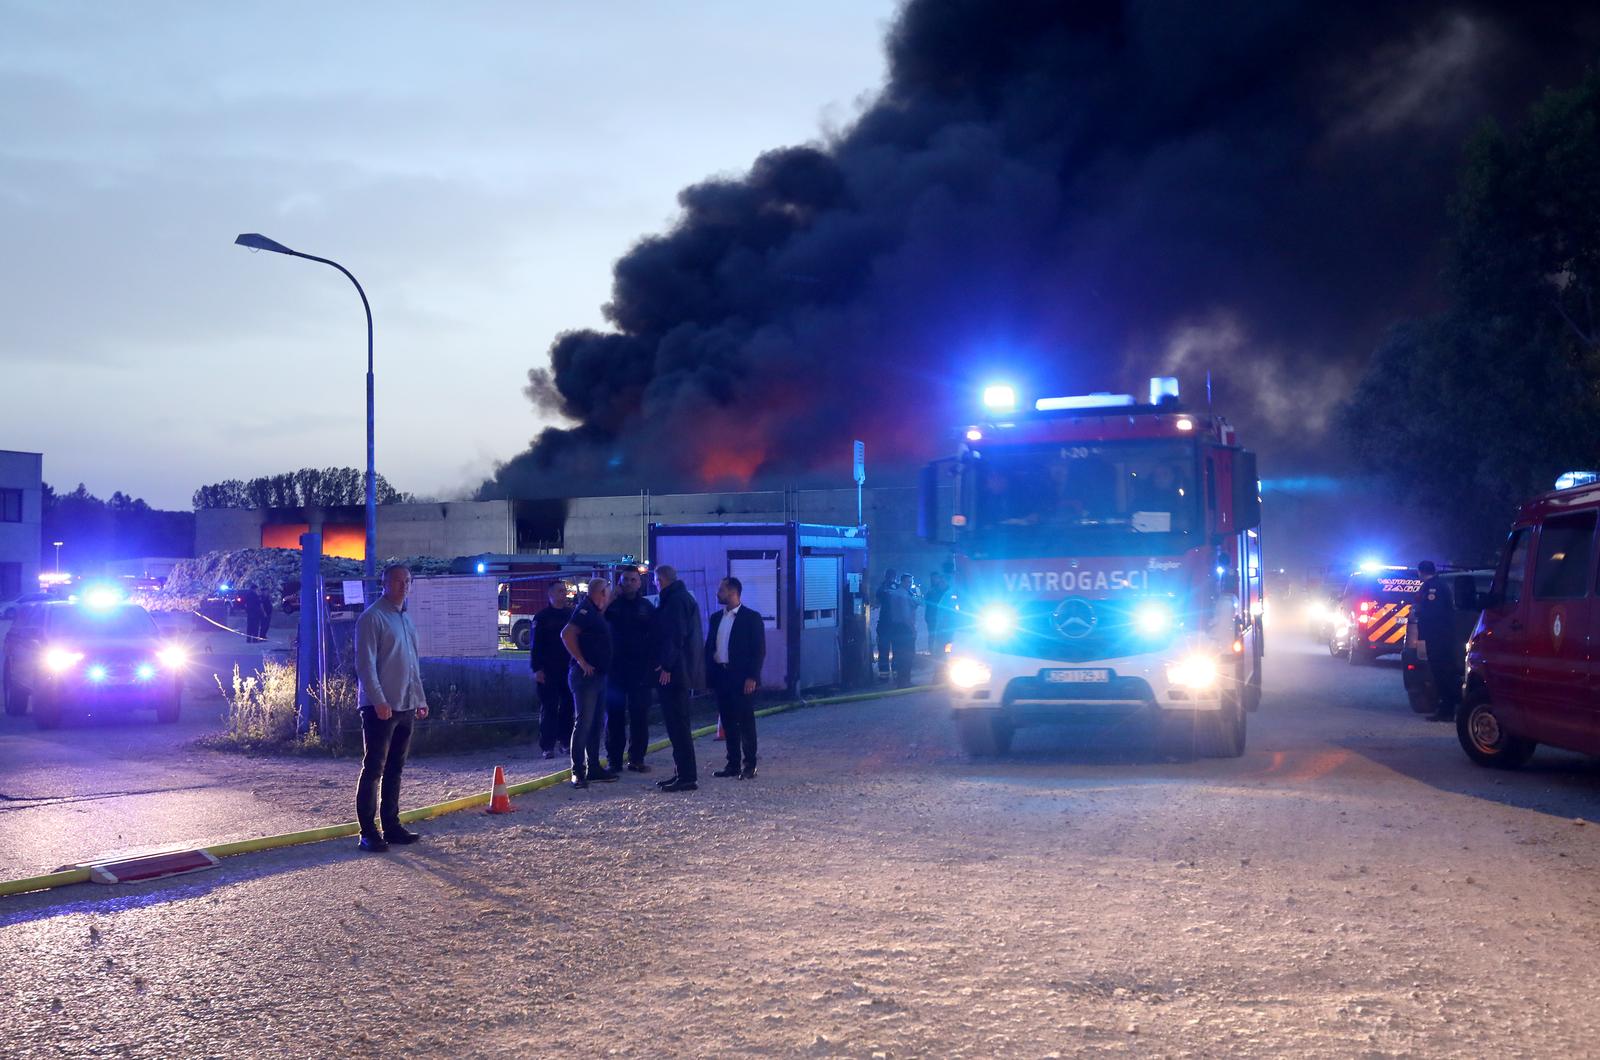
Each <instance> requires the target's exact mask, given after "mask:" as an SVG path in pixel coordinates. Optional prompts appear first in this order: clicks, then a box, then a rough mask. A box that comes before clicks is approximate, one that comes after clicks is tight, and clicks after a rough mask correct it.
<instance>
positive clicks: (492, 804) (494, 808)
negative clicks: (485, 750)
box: [487, 766, 511, 813]
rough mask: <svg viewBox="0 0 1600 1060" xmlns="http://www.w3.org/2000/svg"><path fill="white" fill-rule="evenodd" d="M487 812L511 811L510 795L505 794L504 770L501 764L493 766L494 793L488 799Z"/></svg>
mask: <svg viewBox="0 0 1600 1060" xmlns="http://www.w3.org/2000/svg"><path fill="white" fill-rule="evenodd" d="M487 812H489V813H510V812H511V796H510V795H508V794H506V771H505V769H504V767H502V766H495V767H494V794H493V796H491V797H490V799H489V809H488V811H487Z"/></svg>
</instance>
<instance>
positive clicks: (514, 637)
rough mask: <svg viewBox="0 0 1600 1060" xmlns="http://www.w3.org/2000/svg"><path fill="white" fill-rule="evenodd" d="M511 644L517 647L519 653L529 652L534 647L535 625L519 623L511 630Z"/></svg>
mask: <svg viewBox="0 0 1600 1060" xmlns="http://www.w3.org/2000/svg"><path fill="white" fill-rule="evenodd" d="M511 643H513V644H515V645H516V646H517V650H518V651H527V650H529V649H530V648H532V647H533V623H532V622H518V623H517V624H516V626H515V627H514V628H513V629H512V630H511Z"/></svg>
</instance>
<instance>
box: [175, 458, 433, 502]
mask: <svg viewBox="0 0 1600 1060" xmlns="http://www.w3.org/2000/svg"><path fill="white" fill-rule="evenodd" d="M377 494H378V503H379V504H404V503H408V502H410V501H412V500H413V499H414V498H413V497H412V495H411V494H409V493H402V492H400V491H399V490H397V489H395V488H394V487H393V486H391V485H390V484H389V482H388V480H387V479H385V478H384V477H383V476H382V475H379V476H377ZM193 500H194V507H195V510H196V511H200V510H201V509H205V508H306V507H318V508H331V507H337V506H341V505H352V504H366V503H367V482H366V473H365V472H363V471H360V470H358V469H356V468H353V467H325V468H314V467H303V468H301V469H300V470H299V471H294V472H290V473H288V474H283V475H262V476H260V477H258V478H253V479H248V480H247V479H237V478H231V479H227V480H226V481H223V482H216V483H212V484H211V485H208V486H201V487H200V488H199V489H197V490H195V491H194V498H193Z"/></svg>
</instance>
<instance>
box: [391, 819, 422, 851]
mask: <svg viewBox="0 0 1600 1060" xmlns="http://www.w3.org/2000/svg"><path fill="white" fill-rule="evenodd" d="M421 838H422V837H421V836H420V835H418V834H417V833H415V832H412V831H408V830H407V829H406V828H405V827H404V826H402V825H398V824H397V825H395V826H394V827H393V828H385V829H384V830H383V841H384V842H385V843H388V844H389V845H390V846H392V847H403V846H409V845H410V844H412V843H415V842H416V841H417V840H419V839H421Z"/></svg>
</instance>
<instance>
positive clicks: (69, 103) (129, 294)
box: [0, 0, 896, 507]
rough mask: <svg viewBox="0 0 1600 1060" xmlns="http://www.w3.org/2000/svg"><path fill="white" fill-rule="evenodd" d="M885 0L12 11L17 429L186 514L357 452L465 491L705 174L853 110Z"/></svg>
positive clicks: (0, 42)
mask: <svg viewBox="0 0 1600 1060" xmlns="http://www.w3.org/2000/svg"><path fill="white" fill-rule="evenodd" d="M895 7H896V4H895V3H894V2H893V0H807V2H805V3H798V2H793V3H789V2H786V3H779V4H748V3H739V2H734V0H701V2H697V3H693V4H687V5H682V4H679V5H669V4H661V3H646V2H625V0H591V2H588V3H582V4H579V3H558V2H554V0H545V2H531V3H460V4H449V5H436V4H422V3H387V4H376V3H353V4H336V5H335V4H311V3H261V2H236V3H229V4H215V5H212V4H198V3H189V4H179V3H153V2H145V3H137V4H115V5H113V4H88V3H74V2H56V0H39V2H19V0H0V233H4V235H3V236H0V240H3V246H4V253H3V254H0V320H3V321H4V328H3V330H0V395H3V405H0V407H3V408H4V414H3V416H0V448H10V449H24V450H36V451H42V452H43V453H44V454H45V477H46V480H47V481H50V482H52V483H53V484H55V485H57V486H59V487H65V488H70V487H71V486H73V485H75V484H76V483H78V482H80V481H81V482H84V483H86V484H87V485H88V486H89V488H90V490H92V491H94V492H96V493H99V494H101V495H108V494H109V493H110V492H111V491H113V490H117V489H121V490H125V491H128V492H131V493H134V494H137V495H139V496H143V497H145V498H146V499H147V500H149V501H150V502H151V503H152V504H156V505H159V506H164V507H187V506H188V503H189V496H190V494H191V493H192V492H193V490H194V488H195V487H196V486H199V485H201V484H202V483H206V482H211V481H216V480H219V479H223V478H231V477H239V478H248V477H251V476H254V475H259V474H269V473H274V472H280V471H290V470H293V469H295V468H299V467H303V466H330V465H350V466H360V465H361V464H362V463H363V462H364V440H363V431H364V419H363V414H362V403H363V389H362V376H363V372H364V368H365V366H364V363H363V361H364V348H363V343H364V335H363V330H362V329H363V323H362V316H361V308H360V303H359V301H358V300H357V298H356V295H355V292H354V290H353V289H351V288H350V286H349V284H348V283H347V282H346V281H345V280H344V278H343V277H341V276H339V275H338V273H336V272H334V271H333V270H331V269H328V268H326V267H324V266H319V265H316V264H314V263H310V262H304V261H298V260H295V259H291V258H284V257H281V256H277V255H270V254H252V253H250V252H247V251H245V250H243V249H241V248H237V247H234V246H232V242H233V238H234V236H235V235H236V234H238V233H240V232H253V231H258V232H262V233H264V234H266V235H269V236H271V237H273V238H275V239H277V240H278V241H280V242H282V243H285V244H287V245H288V246H291V247H293V248H295V249H297V250H302V251H305V252H308V253H314V254H319V255H322V256H326V257H331V258H335V259H338V260H339V261H341V262H343V263H344V264H345V265H346V266H348V267H349V268H350V269H351V270H352V271H353V272H354V273H355V274H356V275H357V276H358V277H359V278H360V279H361V281H362V283H363V284H364V285H365V286H366V288H367V291H368V294H369V296H370V298H371V299H372V303H373V312H374V317H375V322H376V333H377V362H378V417H377V431H378V434H377V437H378V469H379V470H380V471H381V472H383V473H384V474H385V475H386V476H387V477H388V478H389V479H390V481H392V482H393V483H394V484H395V485H396V486H397V487H398V488H400V489H404V490H410V491H413V492H417V493H421V494H427V495H439V496H448V495H452V494H454V493H457V492H460V491H461V490H463V489H465V488H469V487H471V486H474V485H476V483H477V482H478V480H479V479H480V478H481V477H482V476H483V475H484V474H485V473H487V472H488V471H489V470H490V469H491V467H492V465H493V462H494V461H495V460H503V459H506V458H508V457H510V456H513V455H515V454H516V453H517V452H519V451H521V450H522V449H523V448H524V447H525V446H526V444H527V441H528V439H529V437H530V436H531V435H532V434H533V433H534V432H535V430H536V429H537V428H538V427H539V426H541V423H540V421H539V420H538V419H537V418H536V416H535V413H534V410H533V407H532V406H531V405H530V404H529V402H528V400H527V399H526V398H525V397H524V396H523V394H522V386H523V384H524V383H525V382H526V373H527V370H528V369H529V368H530V367H533V366H537V365H540V364H542V363H544V361H545V355H546V350H547V348H548V346H549V343H550V340H551V339H552V337H553V336H554V335H555V334H556V333H557V332H559V331H561V330H564V329H567V328H572V327H583V326H596V325H599V324H600V323H601V315H600V306H601V304H602V303H604V302H605V300H606V298H607V295H608V292H609V289H610V279H611V275H610V268H611V264H612V262H613V261H614V260H615V259H616V258H617V257H618V256H619V255H620V254H621V253H622V252H624V251H625V250H626V249H627V248H628V247H629V245H630V244H631V243H632V242H633V241H634V240H636V239H637V238H639V237H640V236H642V235H645V234H647V233H650V232H656V231H660V230H662V229H664V228H665V227H667V226H668V225H670V224H671V222H672V220H673V218H674V216H675V214H676V211H677V207H676V203H675V196H676V194H677V192H678V190H679V189H680V188H682V187H683V186H685V185H686V184H689V183H692V182H694V181H696V180H699V179H701V178H703V177H705V176H708V175H711V174H716V173H734V172H739V171H742V170H743V169H744V168H745V167H746V166H747V165H748V164H749V163H750V162H751V161H752V160H753V159H754V158H755V156H756V155H757V154H758V153H760V152H761V151H762V150H765V149H767V148H771V147H775V146H779V145H783V144H790V143H801V142H806V141H810V140H816V139H818V138H819V137H821V136H823V135H825V133H826V132H827V130H829V129H831V128H836V127H838V126H841V125H844V124H846V123H848V121H849V120H850V119H851V118H852V117H853V116H854V115H855V114H857V113H858V111H859V108H860V107H861V106H862V104H863V101H864V100H866V99H867V98H869V97H870V95H871V93H872V92H873V91H874V90H875V89H876V88H877V87H878V85H879V84H880V82H881V80H882V77H883V73H884V63H883V54H882V36H883V32H884V30H885V28H886V26H887V24H888V21H889V19H890V18H891V17H892V15H893V13H894V9H895Z"/></svg>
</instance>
